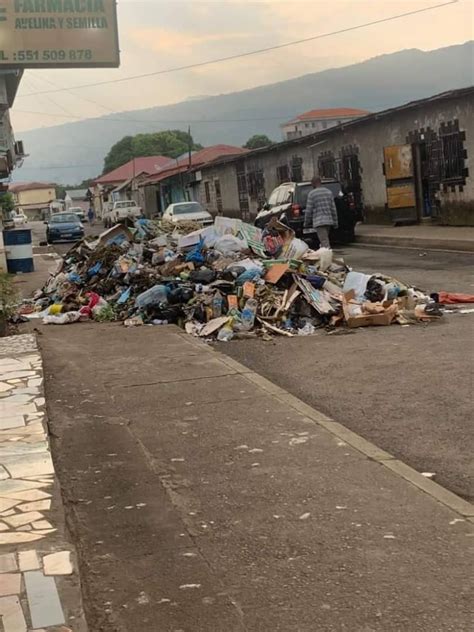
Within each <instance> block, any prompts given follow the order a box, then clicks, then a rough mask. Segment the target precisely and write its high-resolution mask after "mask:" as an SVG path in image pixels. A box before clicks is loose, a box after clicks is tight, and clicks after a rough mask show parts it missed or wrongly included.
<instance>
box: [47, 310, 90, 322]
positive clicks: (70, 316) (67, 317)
mask: <svg viewBox="0 0 474 632" xmlns="http://www.w3.org/2000/svg"><path fill="white" fill-rule="evenodd" d="M81 316H82V314H81V312H66V313H65V314H59V315H58V316H45V317H44V318H43V324H44V325H68V324H69V323H75V322H77V321H78V320H79V319H80V318H81Z"/></svg>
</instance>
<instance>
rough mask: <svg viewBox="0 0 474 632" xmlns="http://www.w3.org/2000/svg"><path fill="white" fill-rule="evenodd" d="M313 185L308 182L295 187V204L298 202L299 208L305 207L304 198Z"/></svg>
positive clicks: (306, 197) (305, 198)
mask: <svg viewBox="0 0 474 632" xmlns="http://www.w3.org/2000/svg"><path fill="white" fill-rule="evenodd" d="M312 188H313V187H312V186H311V185H310V184H303V185H302V186H300V187H296V200H295V202H296V204H299V205H300V206H301V208H306V200H307V199H308V193H309V192H310V191H311V189H312Z"/></svg>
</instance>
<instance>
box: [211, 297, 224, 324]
mask: <svg viewBox="0 0 474 632" xmlns="http://www.w3.org/2000/svg"><path fill="white" fill-rule="evenodd" d="M223 305H224V299H223V298H222V295H221V294H220V293H219V292H217V293H216V295H215V296H214V298H213V299H212V317H213V318H219V316H222V307H223Z"/></svg>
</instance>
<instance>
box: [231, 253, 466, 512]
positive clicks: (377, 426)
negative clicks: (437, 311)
mask: <svg viewBox="0 0 474 632" xmlns="http://www.w3.org/2000/svg"><path fill="white" fill-rule="evenodd" d="M339 252H340V253H341V254H342V255H343V256H344V258H345V260H346V262H347V263H348V265H350V266H351V267H353V268H354V269H355V270H358V271H361V272H367V273H370V272H372V273H375V272H384V273H387V274H393V275H394V276H396V277H397V278H399V279H401V280H405V281H407V282H409V283H411V284H415V285H417V286H418V287H420V288H422V289H426V290H429V291H436V290H451V291H455V292H456V291H458V292H459V291H464V292H469V293H474V274H473V264H474V257H473V256H472V255H469V254H455V253H444V252H435V251H428V252H423V251H418V250H405V249H395V248H393V249H390V248H385V249H383V248H373V247H351V248H346V249H345V250H344V251H339ZM219 350H220V351H223V352H224V353H227V354H228V355H229V356H232V357H233V358H235V359H236V360H238V361H239V362H242V364H245V365H246V366H248V367H249V368H251V369H252V370H254V371H256V372H257V373H260V374H261V375H263V376H265V377H266V378H268V379H270V380H272V381H273V382H275V383H276V384H278V385H279V386H282V387H283V388H285V389H287V390H288V391H290V392H291V393H293V394H294V395H296V396H298V397H299V398H300V399H302V400H304V401H305V402H307V403H308V404H310V405H312V406H314V407H315V408H317V409H319V410H321V411H322V412H323V413H325V414H326V415H328V416H330V417H332V418H333V419H335V420H336V421H339V422H340V423H342V424H344V425H345V426H347V427H348V428H350V429H351V430H353V431H354V432H356V433H358V434H360V435H362V436H363V437H365V438H366V439H368V440H370V441H372V442H373V443H375V444H377V445H378V446H379V447H381V448H383V449H385V450H387V451H388V452H390V453H392V454H394V455H395V456H396V457H397V458H399V459H401V460H402V461H405V462H406V463H408V464H409V465H411V466H412V467H414V468H415V469H416V470H418V471H419V472H429V473H434V475H435V476H434V480H436V481H437V482H438V483H440V484H441V485H444V486H445V487H447V488H449V489H450V490H452V491H453V492H455V493H457V494H459V495H460V496H462V497H464V498H466V499H470V500H472V499H474V462H473V459H472V446H473V445H474V430H473V425H472V410H473V385H474V379H473V378H474V314H466V315H461V314H451V315H448V316H446V317H444V318H443V320H442V321H440V322H436V323H431V324H429V325H413V326H410V327H400V326H396V325H393V326H391V327H380V328H366V329H357V330H350V332H347V333H346V334H344V335H327V334H326V333H325V332H321V333H320V334H317V335H315V336H312V337H309V338H308V337H295V338H292V339H287V338H284V339H282V338H274V339H273V341H272V342H264V341H261V340H246V341H239V342H231V343H227V344H221V345H219Z"/></svg>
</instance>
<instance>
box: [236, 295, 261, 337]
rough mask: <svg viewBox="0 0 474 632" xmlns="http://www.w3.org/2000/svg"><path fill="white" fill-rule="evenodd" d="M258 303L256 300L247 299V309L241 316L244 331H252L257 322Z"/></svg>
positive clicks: (245, 308)
mask: <svg viewBox="0 0 474 632" xmlns="http://www.w3.org/2000/svg"><path fill="white" fill-rule="evenodd" d="M257 306H258V303H257V301H256V300H255V299H254V298H249V299H247V302H246V303H245V307H244V309H243V310H242V313H241V315H240V319H241V325H240V329H241V330H242V331H250V330H251V329H252V327H253V325H254V322H255V314H256V313H257Z"/></svg>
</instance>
